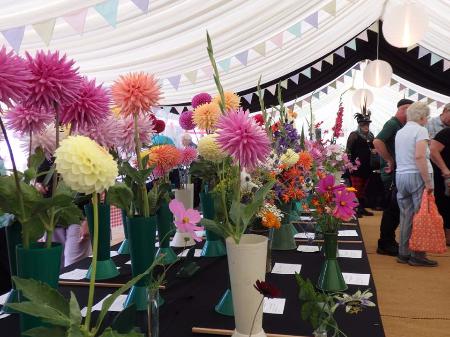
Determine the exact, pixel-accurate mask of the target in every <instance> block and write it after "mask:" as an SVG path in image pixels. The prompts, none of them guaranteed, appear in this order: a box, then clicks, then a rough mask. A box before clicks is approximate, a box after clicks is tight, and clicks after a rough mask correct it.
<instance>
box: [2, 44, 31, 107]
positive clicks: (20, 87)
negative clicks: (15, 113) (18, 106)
mask: <svg viewBox="0 0 450 337" xmlns="http://www.w3.org/2000/svg"><path fill="white" fill-rule="evenodd" d="M30 79H31V73H30V71H29V69H28V67H27V64H26V62H25V60H24V59H22V58H21V57H19V56H17V55H16V54H14V52H13V51H12V50H11V51H9V52H8V53H7V52H6V48H5V47H2V49H0V102H3V103H4V104H6V105H7V106H8V107H11V106H12V102H15V103H18V102H20V101H22V100H23V99H24V98H25V97H26V96H27V95H28V94H29V92H30V84H29V81H30Z"/></svg>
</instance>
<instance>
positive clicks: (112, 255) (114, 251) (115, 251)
mask: <svg viewBox="0 0 450 337" xmlns="http://www.w3.org/2000/svg"><path fill="white" fill-rule="evenodd" d="M117 255H119V253H118V252H117V250H112V251H111V252H110V253H109V256H110V257H114V256H117ZM89 257H92V254H91V255H89Z"/></svg>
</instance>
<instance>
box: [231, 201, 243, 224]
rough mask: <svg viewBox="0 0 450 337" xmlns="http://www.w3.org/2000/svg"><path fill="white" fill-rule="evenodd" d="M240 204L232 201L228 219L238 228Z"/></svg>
mask: <svg viewBox="0 0 450 337" xmlns="http://www.w3.org/2000/svg"><path fill="white" fill-rule="evenodd" d="M242 206H243V204H241V203H240V202H239V201H236V200H233V202H232V203H231V207H230V219H231V221H232V222H233V224H234V225H235V226H239V225H240V223H241V207H242Z"/></svg>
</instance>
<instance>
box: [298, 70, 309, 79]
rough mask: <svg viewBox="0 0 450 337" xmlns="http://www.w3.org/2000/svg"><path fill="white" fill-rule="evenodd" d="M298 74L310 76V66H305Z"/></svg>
mask: <svg viewBox="0 0 450 337" xmlns="http://www.w3.org/2000/svg"><path fill="white" fill-rule="evenodd" d="M300 74H302V75H305V76H306V77H308V78H311V68H306V69H305V70H303V71H301V72H300Z"/></svg>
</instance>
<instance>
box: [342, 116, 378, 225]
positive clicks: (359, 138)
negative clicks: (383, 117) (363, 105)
mask: <svg viewBox="0 0 450 337" xmlns="http://www.w3.org/2000/svg"><path fill="white" fill-rule="evenodd" d="M365 112H366V111H365V109H363V113H357V114H355V118H356V121H357V122H358V127H357V129H356V131H352V132H351V133H350V135H349V136H348V139H347V149H346V152H347V153H348V155H349V159H350V160H351V162H352V163H353V164H355V161H356V160H358V161H359V162H360V165H359V167H358V169H357V170H356V171H353V172H350V181H351V183H352V187H354V188H355V189H356V197H357V198H358V202H359V205H358V209H357V215H358V218H360V217H362V216H363V215H366V216H372V215H373V213H372V212H369V211H367V210H366V209H365V204H366V200H365V191H366V187H367V182H368V180H369V177H370V175H371V173H372V168H371V165H370V158H371V154H372V150H373V134H372V132H370V131H369V125H370V123H371V122H372V121H371V120H370V112H368V113H367V114H366V113H365Z"/></svg>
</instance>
